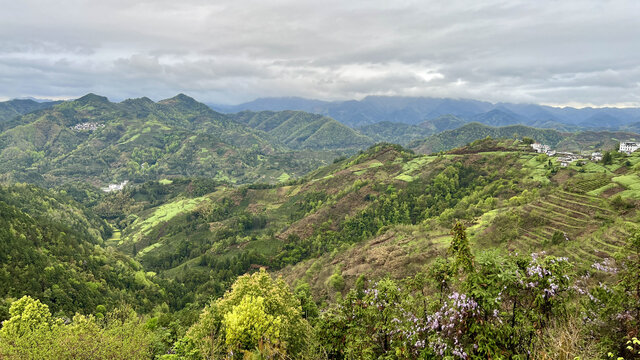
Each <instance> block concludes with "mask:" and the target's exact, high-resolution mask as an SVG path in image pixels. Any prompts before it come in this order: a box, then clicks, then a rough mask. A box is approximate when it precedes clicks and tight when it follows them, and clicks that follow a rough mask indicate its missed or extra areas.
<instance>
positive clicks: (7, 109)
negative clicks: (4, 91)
mask: <svg viewBox="0 0 640 360" xmlns="http://www.w3.org/2000/svg"><path fill="white" fill-rule="evenodd" d="M59 103H60V101H47V102H37V101H34V100H30V99H26V100H22V99H15V100H9V101H3V102H0V131H2V130H4V129H8V128H9V127H12V126H14V124H15V122H14V121H11V120H14V119H15V118H16V117H17V116H20V115H24V114H27V113H30V112H33V111H36V110H42V109H48V108H51V107H52V106H54V105H55V104H59Z"/></svg>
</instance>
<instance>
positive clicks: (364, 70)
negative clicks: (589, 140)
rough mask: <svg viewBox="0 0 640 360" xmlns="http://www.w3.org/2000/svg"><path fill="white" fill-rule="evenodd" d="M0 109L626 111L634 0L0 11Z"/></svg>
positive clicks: (633, 93)
mask: <svg viewBox="0 0 640 360" xmlns="http://www.w3.org/2000/svg"><path fill="white" fill-rule="evenodd" d="M0 9H2V10H1V11H0V99H2V100H6V99H10V98H20V97H36V98H48V99H67V98H75V97H79V96H82V95H84V94H86V93H89V92H93V93H96V94H100V95H104V96H107V97H109V99H110V100H112V101H121V100H123V99H126V98H136V97H142V96H147V97H150V98H151V99H154V100H160V99H163V98H168V97H172V96H174V95H175V94H177V93H185V94H188V95H190V96H193V97H194V98H196V99H197V100H199V101H203V102H206V103H215V104H237V103H241V102H245V101H250V100H253V99H255V98H259V97H273V96H299V97H306V98H315V99H322V100H348V99H360V98H362V97H364V96H367V95H393V96H429V97H452V98H471V99H478V100H485V101H491V102H500V101H505V102H517V103H539V104H549V105H570V106H577V107H581V106H640V20H638V19H639V17H640V1H637V0H620V1H616V0H609V1H607V0H597V1H596V0H558V1H550V0H535V1H531V0H526V1H519V0H510V1H496V0H482V1H477V0H474V1H467V0H465V1H462V0H447V1H427V0H423V1H404V0H394V1H388V0H385V1H377V0H367V1H344V0H339V1H333V0H323V1H317V0H315V1H303V0H283V1H268V0H258V1H242V0H234V1H224V0H223V1H211V0H202V1H200V0H180V1H176V0H171V1H165V0H153V1H136V0H101V1H97V0H92V1H85V0H52V1H49V0H40V1H32V0H20V1H17V0H0Z"/></svg>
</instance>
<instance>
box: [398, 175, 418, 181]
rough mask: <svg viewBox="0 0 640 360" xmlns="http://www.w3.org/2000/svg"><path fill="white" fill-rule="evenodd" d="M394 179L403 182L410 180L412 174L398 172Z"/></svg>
mask: <svg viewBox="0 0 640 360" xmlns="http://www.w3.org/2000/svg"><path fill="white" fill-rule="evenodd" d="M395 179H398V180H402V181H405V182H412V181H413V180H414V178H413V176H411V175H407V174H400V175H398V176H396V177H395Z"/></svg>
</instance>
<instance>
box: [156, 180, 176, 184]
mask: <svg viewBox="0 0 640 360" xmlns="http://www.w3.org/2000/svg"><path fill="white" fill-rule="evenodd" d="M158 182H159V183H160V184H162V185H171V184H173V180H169V179H160V180H158Z"/></svg>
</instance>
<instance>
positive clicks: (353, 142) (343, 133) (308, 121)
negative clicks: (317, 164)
mask: <svg viewBox="0 0 640 360" xmlns="http://www.w3.org/2000/svg"><path fill="white" fill-rule="evenodd" d="M231 118H232V119H233V120H235V121H237V122H239V123H241V124H245V125H247V126H250V127H252V128H254V129H257V130H262V131H264V132H266V133H267V134H269V135H271V136H272V137H273V138H274V139H275V140H276V141H279V142H280V143H283V144H285V145H286V146H288V147H289V148H291V149H308V150H321V149H325V150H326V149H354V148H356V149H361V148H366V147H367V146H370V145H372V144H373V143H374V141H373V140H372V139H371V138H369V137H367V136H365V135H362V134H360V133H359V132H357V131H355V130H353V129H351V128H349V127H347V126H345V125H342V124H341V123H339V122H337V121H336V120H334V119H331V118H328V117H326V116H322V115H316V114H311V113H307V112H302V111H278V112H274V111H260V112H251V111H243V112H240V113H237V114H233V115H231Z"/></svg>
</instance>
